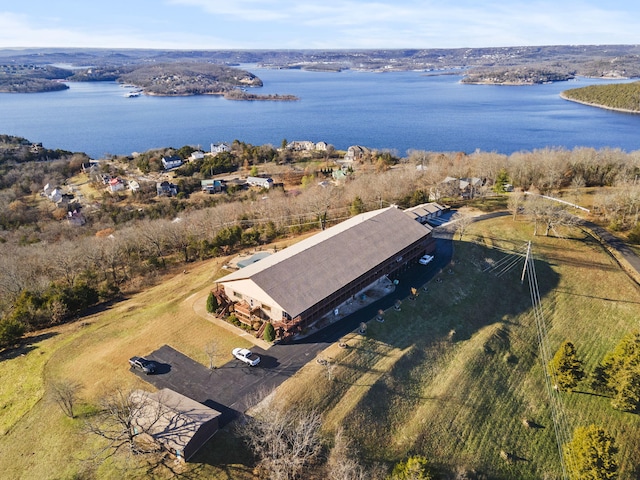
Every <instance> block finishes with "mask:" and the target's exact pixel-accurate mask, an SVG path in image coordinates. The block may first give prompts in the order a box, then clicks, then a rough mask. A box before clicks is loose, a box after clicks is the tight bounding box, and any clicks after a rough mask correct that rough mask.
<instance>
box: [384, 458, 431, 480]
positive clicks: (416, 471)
mask: <svg viewBox="0 0 640 480" xmlns="http://www.w3.org/2000/svg"><path fill="white" fill-rule="evenodd" d="M431 478H432V477H431V474H430V473H429V462H428V461H427V459H426V458H425V457H423V456H422V455H414V456H413V457H409V458H407V460H405V461H403V462H399V463H397V464H396V466H395V467H393V471H392V472H391V476H390V477H389V479H388V480H430V479H431Z"/></svg>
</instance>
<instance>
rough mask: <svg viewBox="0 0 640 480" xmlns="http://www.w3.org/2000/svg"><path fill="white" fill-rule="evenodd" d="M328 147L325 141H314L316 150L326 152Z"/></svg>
mask: <svg viewBox="0 0 640 480" xmlns="http://www.w3.org/2000/svg"><path fill="white" fill-rule="evenodd" d="M328 148H329V144H328V143H327V142H323V141H320V142H318V143H316V150H320V151H322V152H326V151H327V149H328Z"/></svg>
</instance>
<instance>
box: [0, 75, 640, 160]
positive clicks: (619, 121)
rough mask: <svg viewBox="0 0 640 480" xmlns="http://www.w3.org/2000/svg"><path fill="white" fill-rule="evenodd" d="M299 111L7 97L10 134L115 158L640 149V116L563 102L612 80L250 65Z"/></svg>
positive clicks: (104, 97)
mask: <svg viewBox="0 0 640 480" xmlns="http://www.w3.org/2000/svg"><path fill="white" fill-rule="evenodd" d="M243 68H246V69H247V70H250V71H251V72H253V73H255V74H256V75H258V76H259V77H260V78H261V79H262V80H263V82H264V87H263V88H261V89H256V90H255V93H265V94H267V93H278V94H293V95H296V96H298V97H299V98H300V100H299V101H297V102H268V101H254V102H247V101H230V100H225V99H224V98H222V97H219V96H195V97H150V96H144V95H143V96H139V97H135V98H126V97H125V94H126V93H127V92H128V90H127V89H125V88H122V87H121V86H119V85H118V84H116V83H114V82H100V83H70V84H69V85H70V87H71V88H70V89H68V90H65V91H61V92H49V93H34V94H0V133H4V134H10V135H16V136H21V137H25V138H27V139H29V140H30V141H33V142H42V143H43V144H44V146H45V147H47V148H54V149H55V148H61V149H64V150H71V151H82V152H86V153H88V154H89V155H90V156H91V157H92V158H101V157H103V156H104V155H105V154H124V155H128V154H131V153H132V152H135V151H137V152H142V151H145V150H148V149H151V148H157V147H168V146H171V147H176V148H177V147H181V146H183V145H193V146H198V145H199V146H201V147H202V148H203V149H205V150H208V149H209V146H210V144H211V143H217V142H220V141H226V142H231V141H233V140H234V139H238V140H241V141H244V142H247V143H251V144H254V145H261V144H267V143H268V144H272V145H274V146H280V144H281V143H282V140H283V139H287V140H289V141H292V140H311V141H314V142H319V141H321V140H322V141H325V142H327V143H330V144H333V145H334V146H335V147H336V148H337V149H346V148H347V147H349V146H350V145H354V144H358V145H364V146H367V147H371V148H378V149H389V150H392V151H394V153H396V154H397V155H400V156H404V155H406V153H407V151H408V150H410V149H416V150H430V151H465V152H473V151H475V150H476V149H480V150H484V151H496V152H499V153H506V154H509V153H512V152H515V151H522V150H533V149H537V148H543V147H565V148H568V149H571V148H574V147H576V146H589V147H595V148H601V147H614V148H621V149H622V150H625V151H632V150H640V135H639V133H640V115H634V114H626V113H618V112H612V111H608V110H602V109H598V108H593V107H588V106H584V105H579V104H576V103H572V102H568V101H565V100H562V99H561V98H560V97H559V93H560V92H561V91H563V90H566V89H569V88H576V87H580V86H585V85H591V84H594V83H611V82H605V81H602V80H593V79H582V78H581V79H578V80H575V81H571V82H559V83H554V84H547V85H535V86H517V87H515V86H493V85H463V84H461V83H460V78H461V77H460V76H458V75H440V76H432V75H426V74H425V73H423V72H386V73H372V72H359V71H344V72H340V73H335V72H308V71H303V70H272V69H261V68H255V67H254V66H243Z"/></svg>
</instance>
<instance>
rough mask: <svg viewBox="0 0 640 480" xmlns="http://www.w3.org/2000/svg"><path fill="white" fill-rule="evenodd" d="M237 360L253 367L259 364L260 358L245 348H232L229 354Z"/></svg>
mask: <svg viewBox="0 0 640 480" xmlns="http://www.w3.org/2000/svg"><path fill="white" fill-rule="evenodd" d="M231 353H232V354H233V356H234V357H236V358H237V359H238V360H240V361H243V362H244V363H246V364H247V365H251V366H252V367H255V366H256V365H258V364H259V363H260V357H259V356H258V355H256V354H255V353H253V352H252V351H251V350H248V349H246V348H234V349H233V351H232V352H231Z"/></svg>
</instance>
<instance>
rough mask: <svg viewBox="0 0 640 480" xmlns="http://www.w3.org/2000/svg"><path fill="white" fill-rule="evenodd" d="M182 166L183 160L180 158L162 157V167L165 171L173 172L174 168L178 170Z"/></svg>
mask: <svg viewBox="0 0 640 480" xmlns="http://www.w3.org/2000/svg"><path fill="white" fill-rule="evenodd" d="M180 165H182V159H181V158H180V157H175V156H171V157H162V166H163V167H164V169H165V170H171V169H172V168H178V167H179V166H180Z"/></svg>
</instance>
